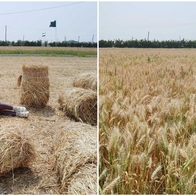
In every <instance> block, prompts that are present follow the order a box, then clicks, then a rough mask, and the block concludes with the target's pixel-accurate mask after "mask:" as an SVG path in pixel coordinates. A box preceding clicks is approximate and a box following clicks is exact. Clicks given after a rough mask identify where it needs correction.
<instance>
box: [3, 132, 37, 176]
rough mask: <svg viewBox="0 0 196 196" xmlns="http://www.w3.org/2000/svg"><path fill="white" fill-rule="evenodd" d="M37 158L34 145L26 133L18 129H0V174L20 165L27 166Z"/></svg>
mask: <svg viewBox="0 0 196 196" xmlns="http://www.w3.org/2000/svg"><path fill="white" fill-rule="evenodd" d="M34 158H35V151H34V147H33V146H32V145H31V144H30V143H29V141H28V139H27V138H26V137H25V136H24V133H23V132H21V131H19V130H16V129H13V130H12V129H9V130H4V129H1V130H0V176H2V175H4V174H5V173H7V172H9V171H12V170H13V169H15V168H18V167H27V166H28V163H29V162H30V161H32V160H33V159H34Z"/></svg>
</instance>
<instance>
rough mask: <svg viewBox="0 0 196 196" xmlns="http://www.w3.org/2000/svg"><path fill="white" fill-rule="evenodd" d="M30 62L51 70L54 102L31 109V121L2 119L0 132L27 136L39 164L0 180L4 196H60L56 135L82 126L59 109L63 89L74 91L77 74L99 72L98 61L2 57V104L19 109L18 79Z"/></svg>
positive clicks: (0, 76) (0, 117)
mask: <svg viewBox="0 0 196 196" xmlns="http://www.w3.org/2000/svg"><path fill="white" fill-rule="evenodd" d="M30 62H32V63H33V64H36V65H43V66H48V68H49V79H50V99H49V102H48V104H47V106H46V107H44V108H41V109H38V108H32V107H27V109H28V110H29V112H30V115H29V117H28V119H24V118H19V117H7V116H0V129H4V128H5V127H8V126H9V128H8V129H6V132H9V131H10V130H12V129H13V130H15V131H17V130H18V129H19V130H21V131H22V132H24V133H25V136H26V137H27V138H30V139H31V140H32V144H33V146H34V147H35V150H36V161H35V162H34V161H33V162H31V163H30V164H29V166H28V168H18V169H14V170H13V171H11V172H9V173H7V174H5V175H4V176H1V177H0V194H22V195H23V194H28V195H29V194H34V195H35V194H36V195H40V194H41V195H42V194H56V195H57V194H60V183H59V181H58V178H59V176H58V175H57V173H56V172H55V171H54V170H53V167H54V165H53V160H52V159H51V157H52V156H51V155H52V154H54V149H55V143H56V135H57V134H58V133H59V132H61V131H62V130H64V128H65V127H68V126H69V127H70V126H71V127H73V128H74V127H75V126H76V127H77V129H82V130H83V127H82V125H83V123H80V126H79V125H78V124H77V123H76V122H73V121H70V120H69V118H67V117H66V116H65V115H64V113H63V112H62V111H60V110H59V109H58V107H59V104H58V102H57V100H58V97H59V94H60V92H61V91H62V89H67V88H70V87H72V81H73V78H74V77H75V74H80V73H82V72H86V71H87V70H88V71H96V67H97V65H96V62H97V60H96V58H79V57H37V56H32V57H30V56H29V57H22V56H20V57H12V56H9V57H6V56H4V57H1V62H0V69H1V74H0V89H1V94H0V100H1V102H5V103H9V104H11V105H19V101H20V97H19V94H18V91H19V88H18V87H17V84H16V83H17V79H18V76H19V75H21V70H22V65H23V64H26V65H28V64H29V63H30ZM84 125H86V124H84Z"/></svg>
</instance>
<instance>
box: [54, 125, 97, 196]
mask: <svg viewBox="0 0 196 196" xmlns="http://www.w3.org/2000/svg"><path fill="white" fill-rule="evenodd" d="M70 123H71V122H70ZM56 141H57V143H56V149H55V153H54V154H55V155H54V156H55V171H56V172H57V175H58V177H59V180H60V183H61V193H63V194H65V193H66V194H67V193H69V192H70V193H73V192H72V190H75V189H76V190H77V188H76V187H75V188H74V186H76V184H75V183H77V182H76V176H78V177H79V178H80V179H78V180H79V181H80V182H81V181H83V183H82V186H81V187H80V192H81V193H84V192H88V193H89V194H90V193H91V194H94V195H95V194H96V192H97V186H95V183H96V176H97V171H96V170H95V165H96V164H97V129H96V127H94V126H91V125H88V124H84V123H80V122H78V123H75V126H70V125H68V126H66V127H64V129H63V130H62V131H61V132H60V133H59V134H58V136H57V139H56ZM87 168H88V173H86V176H85V175H83V173H85V171H86V169H87ZM80 174H81V175H80ZM91 177H92V178H91ZM72 182H74V183H73V184H75V185H73V186H72V185H71V183H72ZM70 186H71V187H70ZM69 187H70V189H69ZM77 191H78V190H77Z"/></svg>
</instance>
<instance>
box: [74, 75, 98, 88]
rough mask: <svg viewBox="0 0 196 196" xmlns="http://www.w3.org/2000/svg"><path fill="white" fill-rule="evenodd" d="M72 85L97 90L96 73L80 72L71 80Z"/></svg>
mask: <svg viewBox="0 0 196 196" xmlns="http://www.w3.org/2000/svg"><path fill="white" fill-rule="evenodd" d="M73 86H74V87H79V88H84V89H91V90H94V91H97V74H96V73H82V74H80V75H78V76H77V77H75V79H74V80H73Z"/></svg>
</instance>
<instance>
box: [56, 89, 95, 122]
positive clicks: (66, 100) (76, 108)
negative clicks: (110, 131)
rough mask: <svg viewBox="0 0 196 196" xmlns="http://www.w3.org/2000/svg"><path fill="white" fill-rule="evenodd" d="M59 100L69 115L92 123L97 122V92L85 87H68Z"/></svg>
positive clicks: (61, 107) (61, 106)
mask: <svg viewBox="0 0 196 196" xmlns="http://www.w3.org/2000/svg"><path fill="white" fill-rule="evenodd" d="M58 102H59V104H60V109H62V110H63V111H64V112H65V113H66V114H67V115H68V116H70V117H74V118H75V119H76V120H78V121H81V122H85V123H88V124H91V125H96V124H97V94H96V92H95V91H92V90H87V89H83V88H72V89H67V90H66V91H65V93H64V95H63V96H62V95H61V96H59V99H58Z"/></svg>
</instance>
